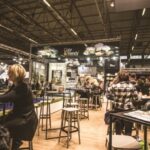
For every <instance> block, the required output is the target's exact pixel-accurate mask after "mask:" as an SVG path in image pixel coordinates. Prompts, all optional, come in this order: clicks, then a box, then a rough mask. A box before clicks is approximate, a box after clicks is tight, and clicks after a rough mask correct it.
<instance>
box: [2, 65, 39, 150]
mask: <svg viewBox="0 0 150 150" xmlns="http://www.w3.org/2000/svg"><path fill="white" fill-rule="evenodd" d="M25 75H26V71H25V69H24V67H23V66H21V65H19V64H14V65H11V66H9V68H8V77H9V80H10V81H12V82H13V85H12V87H11V88H10V90H9V91H8V92H6V93H5V94H4V95H0V102H3V103H6V102H12V103H13V110H12V111H11V112H10V113H8V114H7V115H6V116H3V117H1V118H0V124H2V125H3V126H4V127H6V128H7V129H8V130H9V132H10V136H11V138H12V139H13V143H12V150H17V149H18V148H19V146H20V145H21V140H32V138H33V136H34V133H35V130H36V127H37V122H38V120H37V116H36V113H35V111H34V105H33V101H32V92H31V89H30V88H29V86H28V84H27V83H25V82H24V78H25Z"/></svg>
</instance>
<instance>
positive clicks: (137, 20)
mask: <svg viewBox="0 0 150 150" xmlns="http://www.w3.org/2000/svg"><path fill="white" fill-rule="evenodd" d="M140 18H141V17H140V14H139V10H137V11H136V12H135V16H134V19H133V23H132V28H131V33H130V38H129V45H128V57H130V54H131V53H132V50H133V49H132V47H133V46H134V43H135V39H134V38H135V35H136V33H137V28H138V27H139V25H140Z"/></svg>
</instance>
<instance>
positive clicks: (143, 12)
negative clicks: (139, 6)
mask: <svg viewBox="0 0 150 150" xmlns="http://www.w3.org/2000/svg"><path fill="white" fill-rule="evenodd" d="M145 12H146V8H144V9H143V11H142V16H144V15H145Z"/></svg>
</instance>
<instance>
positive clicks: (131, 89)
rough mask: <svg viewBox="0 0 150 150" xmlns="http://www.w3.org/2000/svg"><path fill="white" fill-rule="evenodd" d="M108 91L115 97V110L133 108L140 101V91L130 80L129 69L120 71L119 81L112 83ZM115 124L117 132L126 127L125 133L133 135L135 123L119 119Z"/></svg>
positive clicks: (120, 110)
mask: <svg viewBox="0 0 150 150" xmlns="http://www.w3.org/2000/svg"><path fill="white" fill-rule="evenodd" d="M108 91H109V93H110V94H111V95H112V97H113V109H114V111H115V112H123V111H127V110H132V109H133V108H134V104H137V103H138V92H137V90H136V87H135V86H134V85H133V84H132V83H131V82H130V81H129V74H128V72H127V71H121V72H119V74H118V82H117V83H115V84H112V85H111V86H110V87H109V89H108ZM115 125H116V126H115V127H116V128H115V130H116V134H121V133H122V130H123V128H125V134H126V135H131V132H132V126H133V123H131V122H128V121H124V120H121V119H117V120H116V121H115Z"/></svg>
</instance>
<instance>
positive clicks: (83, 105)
mask: <svg viewBox="0 0 150 150" xmlns="http://www.w3.org/2000/svg"><path fill="white" fill-rule="evenodd" d="M79 108H80V118H81V119H85V118H88V119H89V98H79Z"/></svg>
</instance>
